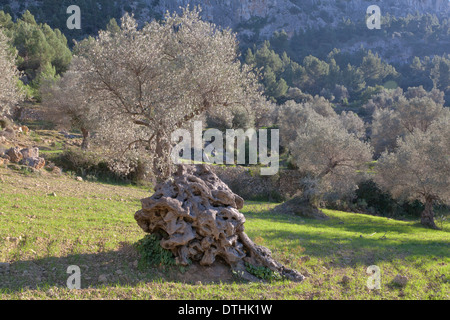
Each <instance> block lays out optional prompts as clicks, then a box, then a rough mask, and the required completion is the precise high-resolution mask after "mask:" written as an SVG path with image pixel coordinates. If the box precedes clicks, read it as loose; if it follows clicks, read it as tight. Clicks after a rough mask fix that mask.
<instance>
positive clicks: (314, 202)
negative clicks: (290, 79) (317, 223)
mask: <svg viewBox="0 0 450 320" xmlns="http://www.w3.org/2000/svg"><path fill="white" fill-rule="evenodd" d="M294 110H295V111H296V112H294ZM284 112H287V114H288V115H289V116H290V117H291V121H290V122H288V123H286V125H287V126H288V127H287V128H283V127H284V126H285V124H284V123H283V122H281V123H280V126H281V135H283V134H284V133H287V134H288V136H289V137H290V139H291V142H290V143H289V147H288V148H289V151H290V154H291V158H292V159H293V161H294V162H295V164H296V166H297V168H298V169H299V170H300V171H302V172H304V173H305V179H303V181H302V183H301V185H302V186H301V188H302V189H303V190H302V197H303V199H305V200H306V201H307V202H308V204H309V205H310V206H312V207H317V206H318V204H319V201H320V200H321V199H322V198H324V197H327V198H330V199H331V198H334V199H336V197H340V196H343V195H349V194H351V193H353V192H354V191H355V190H356V188H357V182H358V180H359V179H360V178H361V177H362V174H361V172H364V168H365V165H366V164H367V162H369V161H371V160H372V148H371V146H370V145H369V144H368V143H366V142H363V141H361V140H360V139H359V138H358V136H357V135H356V134H354V133H351V132H349V131H348V130H347V128H346V127H345V126H344V124H343V123H342V121H341V120H340V118H339V117H337V116H328V117H325V116H323V115H321V114H319V113H317V112H316V111H315V110H314V108H313V107H312V106H310V105H307V104H301V105H294V104H292V103H290V104H289V105H288V106H287V107H285V108H284V110H283V111H282V113H284ZM293 124H295V127H296V130H295V132H293V131H292V127H289V126H292V125H293Z"/></svg>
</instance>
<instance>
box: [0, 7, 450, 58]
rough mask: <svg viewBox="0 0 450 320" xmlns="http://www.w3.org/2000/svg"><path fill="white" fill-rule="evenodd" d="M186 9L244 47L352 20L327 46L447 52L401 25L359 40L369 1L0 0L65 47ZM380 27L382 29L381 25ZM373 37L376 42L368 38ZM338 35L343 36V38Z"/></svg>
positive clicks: (411, 10) (397, 12) (387, 10)
mask: <svg viewBox="0 0 450 320" xmlns="http://www.w3.org/2000/svg"><path fill="white" fill-rule="evenodd" d="M188 4H189V5H190V6H191V7H193V6H200V7H201V8H202V11H203V13H202V15H203V18H204V19H205V20H207V21H211V22H214V23H215V24H217V25H220V26H222V27H230V28H231V29H233V30H234V31H235V32H237V33H238V37H239V39H240V40H241V42H242V45H243V46H244V47H245V46H251V45H252V44H253V43H260V42H261V41H263V40H265V39H269V38H271V37H272V35H273V34H274V32H275V31H281V30H285V31H286V33H287V35H288V37H289V39H290V38H291V37H293V36H294V35H296V34H297V33H298V32H301V31H305V30H306V31H307V30H310V29H312V30H319V31H320V30H321V31H320V33H328V32H330V31H331V30H335V31H336V32H337V33H344V34H348V33H349V30H346V29H345V28H344V29H343V28H342V27H343V26H344V25H345V24H346V23H347V22H348V21H352V23H354V25H355V26H354V28H356V30H353V31H351V30H350V36H351V38H352V39H350V40H349V41H342V39H340V42H339V45H335V44H333V45H334V46H338V47H339V48H341V49H343V50H347V51H350V52H354V51H356V50H358V49H359V48H360V46H361V45H363V46H364V47H365V48H367V49H375V50H376V51H377V52H379V53H380V54H381V55H382V56H385V55H386V56H389V52H386V51H390V50H395V51H396V52H402V53H403V54H402V55H401V56H399V57H397V58H396V59H393V58H392V57H389V60H391V61H395V60H397V61H402V62H405V61H406V60H407V59H408V58H412V57H414V55H417V56H425V55H430V54H439V55H442V54H443V53H445V51H444V52H440V51H439V52H431V51H430V50H428V51H427V50H426V49H424V50H425V52H420V50H413V49H412V48H411V47H412V45H411V42H413V43H415V45H420V46H421V47H423V48H427V47H428V46H429V45H432V46H433V50H434V51H436V50H438V49H439V48H445V47H447V48H448V45H449V43H448V36H447V40H445V39H439V38H438V39H436V38H434V39H430V40H429V41H426V39H425V38H426V37H425V38H424V36H423V35H422V34H418V33H417V32H415V31H413V29H411V28H407V27H408V26H402V28H405V30H403V29H400V30H394V31H399V32H400V33H394V32H393V31H392V30H390V31H387V32H386V30H385V31H384V32H381V33H380V32H376V31H374V32H372V33H370V34H363V35H361V34H360V33H361V32H363V31H364V29H366V26H365V18H366V10H367V8H368V7H369V6H370V5H372V4H374V1H368V0H339V1H319V0H306V1H303V0H302V1H299V0H262V1H253V0H243V1H230V0H226V1H225V0H211V1H205V0H194V1H187V0H134V1H124V0H115V1H107V0H101V1H93V0H88V1H79V0H78V1H77V0H70V1H69V0H63V1H55V0H38V1H29V0H27V1H17V0H1V1H0V10H2V9H3V10H5V11H6V12H9V13H10V14H11V15H13V16H14V17H19V16H20V15H21V14H23V12H24V11H25V10H30V11H31V12H32V13H33V15H35V16H36V20H37V21H38V22H45V23H47V24H49V25H50V26H51V27H52V28H58V29H60V30H61V31H62V32H63V33H64V34H65V35H66V36H67V38H68V39H69V44H71V43H72V41H71V40H72V39H76V40H80V39H82V38H84V37H86V36H87V35H95V34H97V32H98V31H99V30H100V29H104V28H105V26H106V24H107V23H108V21H109V20H110V19H111V18H116V19H120V17H122V15H123V14H124V13H126V12H129V13H133V14H134V15H135V17H136V18H137V20H138V21H139V22H140V23H141V24H144V23H145V22H147V21H150V20H152V19H155V18H156V19H160V18H161V17H163V16H164V14H165V13H166V12H167V11H169V12H174V11H178V12H179V11H180V10H181V9H180V8H181V7H186V6H187V5H188ZM375 4H376V5H378V6H379V7H380V9H381V14H382V16H383V17H384V18H385V17H407V16H411V15H416V14H420V15H423V14H430V15H436V17H437V18H438V19H440V20H441V23H442V21H443V20H444V19H446V18H448V15H449V13H450V2H449V1H444V0H427V1H423V0H396V1H388V0H381V1H376V2H375ZM70 5H79V6H80V8H81V14H82V17H81V18H82V29H81V30H69V29H67V28H66V19H67V18H68V16H69V15H68V14H67V13H66V9H67V7H68V6H70ZM430 19H431V20H433V19H434V18H431V16H430V17H429V18H428V20H430ZM344 22H345V23H344ZM413 24H416V25H417V28H420V26H419V24H420V25H423V22H416V21H415V22H413ZM425 24H426V28H427V30H428V29H429V28H431V29H430V30H433V29H435V24H436V21H434V20H433V21H428V22H426V23H425ZM422 27H424V26H422ZM386 28H388V27H387V26H386ZM386 28H385V29H386ZM324 30H325V31H324ZM403 31H404V32H403ZM411 32H412V33H411ZM444 34H445V33H444ZM373 35H375V36H376V37H375V38H374V37H373ZM342 36H344V37H345V35H342ZM369 37H370V38H369ZM314 38H317V39H318V40H320V41H321V45H323V46H324V47H326V50H325V51H326V52H325V51H324V52H323V54H324V55H326V54H328V53H329V52H330V51H331V50H330V49H329V48H328V46H327V42H330V43H332V42H333V41H334V39H333V38H336V36H331V37H329V36H328V37H324V38H323V39H321V38H322V37H321V36H320V35H318V36H314ZM416 38H417V39H416ZM418 42H420V43H418ZM331 49H333V48H331ZM397 49H398V50H397ZM441 51H442V50H441Z"/></svg>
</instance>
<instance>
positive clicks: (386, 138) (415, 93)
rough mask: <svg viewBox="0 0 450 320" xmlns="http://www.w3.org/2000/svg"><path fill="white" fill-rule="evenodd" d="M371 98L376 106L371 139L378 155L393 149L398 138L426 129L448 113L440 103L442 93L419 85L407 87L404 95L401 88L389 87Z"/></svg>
mask: <svg viewBox="0 0 450 320" xmlns="http://www.w3.org/2000/svg"><path fill="white" fill-rule="evenodd" d="M389 96H391V97H390V98H387V97H389ZM374 101H378V102H379V105H378V104H377V105H376V106H375V108H374V112H373V115H372V126H371V141H372V145H373V146H374V148H375V153H376V154H377V155H379V154H381V153H382V152H383V151H385V150H387V151H393V150H395V148H396V147H397V138H398V137H404V136H405V135H407V134H410V133H412V132H413V130H414V129H418V130H421V131H424V132H426V131H427V130H428V128H429V127H430V125H431V123H432V122H433V121H434V120H436V119H439V118H441V117H443V116H444V115H445V114H447V113H448V112H449V110H448V108H445V107H444V105H443V103H444V99H443V92H440V91H439V90H435V89H433V90H432V91H430V92H427V91H425V90H424V89H423V88H422V87H417V88H409V89H408V91H406V92H405V93H404V94H403V93H402V91H401V89H397V90H391V92H390V93H381V94H380V95H378V96H377V97H375V98H374ZM374 101H370V102H369V104H373V103H374ZM383 103H384V105H383Z"/></svg>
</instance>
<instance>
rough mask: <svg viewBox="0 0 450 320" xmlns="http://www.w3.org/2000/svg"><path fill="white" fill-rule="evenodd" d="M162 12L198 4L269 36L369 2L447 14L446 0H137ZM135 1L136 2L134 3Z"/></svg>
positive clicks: (396, 11)
mask: <svg viewBox="0 0 450 320" xmlns="http://www.w3.org/2000/svg"><path fill="white" fill-rule="evenodd" d="M140 1H141V2H143V3H145V5H146V6H147V7H150V8H152V10H156V11H158V12H159V13H160V14H163V13H164V12H166V11H167V10H168V11H170V12H173V11H177V10H179V7H186V6H187V5H188V4H189V5H190V6H191V7H192V6H196V5H199V6H200V7H201V8H202V10H203V17H204V18H205V19H206V20H208V21H212V22H214V23H216V24H218V25H221V26H225V27H231V28H233V29H238V30H237V31H239V32H240V33H244V34H248V35H252V34H253V33H254V32H255V31H257V32H258V33H259V35H260V36H262V37H264V38H267V37H270V36H271V35H272V34H273V32H274V31H276V30H281V29H284V30H285V31H286V32H288V33H292V32H294V31H298V30H300V29H304V28H306V27H325V26H329V27H333V26H336V25H337V23H339V22H340V21H342V20H343V19H348V18H350V19H351V20H353V21H357V20H363V19H365V16H366V10H367V8H368V7H369V6H370V5H374V4H375V5H378V6H379V7H380V9H381V13H382V15H384V14H390V15H393V16H396V17H399V16H406V15H408V14H415V13H416V12H419V13H431V14H435V15H437V16H442V17H448V16H449V14H450V1H448V0H389V1H388V0H336V1H334V0H194V1H188V0H159V1H158V0H156V1H155V0H140ZM137 3H138V1H135V4H137Z"/></svg>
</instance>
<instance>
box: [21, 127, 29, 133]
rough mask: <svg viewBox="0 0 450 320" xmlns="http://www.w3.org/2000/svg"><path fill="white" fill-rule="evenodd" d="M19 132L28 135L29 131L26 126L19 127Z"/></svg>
mask: <svg viewBox="0 0 450 320" xmlns="http://www.w3.org/2000/svg"><path fill="white" fill-rule="evenodd" d="M20 130H21V131H22V133H24V134H29V133H30V129H29V128H28V127H27V126H21V127H20Z"/></svg>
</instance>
